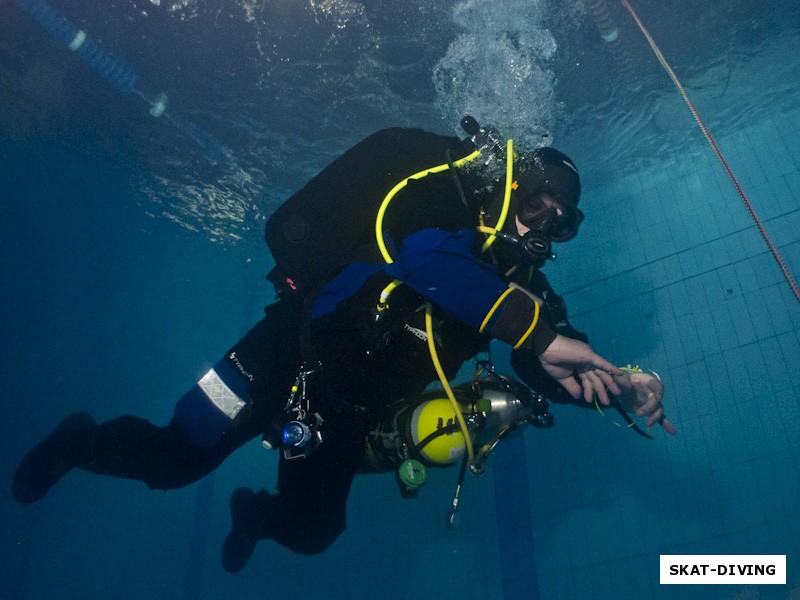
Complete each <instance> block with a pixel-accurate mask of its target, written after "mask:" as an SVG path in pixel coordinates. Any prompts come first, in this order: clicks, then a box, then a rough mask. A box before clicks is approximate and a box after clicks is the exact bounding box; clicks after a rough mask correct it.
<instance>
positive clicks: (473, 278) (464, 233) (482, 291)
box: [385, 229, 508, 326]
mask: <svg viewBox="0 0 800 600" xmlns="http://www.w3.org/2000/svg"><path fill="white" fill-rule="evenodd" d="M475 236H476V232H475V231H474V230H471V229H463V230H461V231H458V232H456V233H451V232H447V231H443V230H439V229H424V230H422V231H419V232H416V233H414V234H412V235H410V236H409V237H407V238H406V239H405V241H404V242H403V245H402V247H401V248H400V253H399V256H398V258H397V260H396V261H395V262H393V263H391V264H389V265H387V266H386V267H385V270H386V272H387V273H388V274H389V275H391V276H392V277H394V278H395V279H399V280H400V281H402V282H403V283H405V284H406V285H408V286H409V287H411V288H412V289H413V290H414V291H416V292H417V293H419V294H421V295H422V296H423V297H425V298H426V299H427V300H429V301H430V302H432V303H433V304H435V305H437V306H439V307H440V308H442V309H443V310H445V311H447V312H449V313H451V314H452V315H453V316H455V317H456V318H457V319H459V320H460V321H462V322H464V323H467V324H470V325H475V326H480V325H481V323H482V322H483V319H484V318H485V317H486V315H487V313H488V312H489V311H490V310H491V309H492V307H493V306H494V304H495V303H496V302H497V299H498V298H499V297H500V295H501V294H503V292H505V291H506V290H507V289H508V283H507V282H505V281H504V280H503V279H502V278H500V277H499V276H498V275H497V274H496V273H495V271H494V268H493V267H492V265H489V264H488V263H485V262H482V261H481V260H479V259H477V258H476V257H475V256H474V255H473V247H474V245H475Z"/></svg>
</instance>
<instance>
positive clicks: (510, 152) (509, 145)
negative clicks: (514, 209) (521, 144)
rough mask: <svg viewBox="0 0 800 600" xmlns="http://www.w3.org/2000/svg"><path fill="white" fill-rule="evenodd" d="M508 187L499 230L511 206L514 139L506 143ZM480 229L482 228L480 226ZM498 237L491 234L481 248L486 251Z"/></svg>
mask: <svg viewBox="0 0 800 600" xmlns="http://www.w3.org/2000/svg"><path fill="white" fill-rule="evenodd" d="M506 156H507V158H506V189H505V193H504V195H503V208H502V209H501V210H500V216H499V217H498V219H497V223H495V226H494V228H495V229H496V230H497V231H500V230H502V229H503V225H505V223H506V218H507V217H508V209H509V207H510V206H511V190H512V189H513V188H514V141H513V140H508V143H507V144H506ZM478 229H481V228H480V227H479V228H478ZM496 239H497V236H495V235H491V234H490V236H489V239H487V240H486V241H485V242H484V243H483V247H482V248H481V252H486V251H487V250H488V249H489V247H490V246H491V245H492V244H494V241H495V240H496Z"/></svg>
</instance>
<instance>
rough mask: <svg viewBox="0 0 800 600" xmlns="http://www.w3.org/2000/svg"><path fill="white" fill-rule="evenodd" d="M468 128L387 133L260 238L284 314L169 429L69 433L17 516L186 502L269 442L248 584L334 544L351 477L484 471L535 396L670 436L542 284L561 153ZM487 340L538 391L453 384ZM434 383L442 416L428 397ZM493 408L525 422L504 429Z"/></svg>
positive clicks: (77, 425) (337, 164) (45, 453)
mask: <svg viewBox="0 0 800 600" xmlns="http://www.w3.org/2000/svg"><path fill="white" fill-rule="evenodd" d="M462 126H463V127H464V129H465V131H466V132H467V134H468V135H467V137H466V138H464V139H459V138H457V137H448V136H441V135H437V134H433V133H429V132H426V131H423V130H419V129H404V128H393V129H387V130H383V131H380V132H378V133H375V134H373V135H371V136H369V137H368V138H366V139H365V140H363V141H361V142H360V143H358V144H357V145H356V146H354V147H353V148H351V149H350V150H348V151H347V152H345V153H344V154H343V155H342V156H340V157H339V158H337V159H336V160H335V161H333V162H332V163H331V164H330V165H329V166H328V167H326V168H325V169H323V170H322V171H321V172H320V173H319V174H318V175H317V176H315V177H314V178H313V179H311V181H309V182H308V183H307V184H306V185H305V186H304V187H303V188H302V189H300V190H299V191H298V192H296V193H295V194H294V195H293V196H292V197H290V198H289V199H288V200H287V201H286V202H285V203H284V204H283V205H281V206H280V207H279V208H278V209H277V210H276V211H275V213H274V214H273V215H272V216H271V217H270V219H269V220H268V222H267V226H266V240H267V243H268V245H269V247H270V249H271V251H272V254H273V257H274V258H275V262H276V268H275V269H274V270H273V271H272V272H271V273H270V275H269V276H268V277H269V279H270V280H271V281H272V282H273V284H274V285H275V289H276V294H277V301H276V302H274V303H272V304H270V305H268V306H267V307H266V308H265V311H264V312H265V316H264V318H263V319H262V320H261V321H260V322H259V323H257V324H256V325H255V326H254V327H253V328H252V329H251V330H250V331H249V332H248V333H247V334H246V335H245V336H244V338H242V339H241V340H240V341H238V342H237V343H236V344H235V345H234V346H233V347H232V348H231V349H230V350H229V351H228V352H227V353H226V354H225V355H224V356H223V358H222V359H220V360H219V361H218V362H217V363H215V364H214V366H213V367H212V368H211V369H210V370H209V371H208V372H207V373H206V374H205V375H204V376H203V377H202V378H201V379H200V381H198V382H197V384H196V385H194V386H193V387H192V388H191V389H190V390H189V391H188V392H187V393H186V394H185V395H184V396H183V397H181V398H180V399H179V401H178V403H177V405H176V407H175V411H174V415H173V418H172V419H171V420H170V422H169V423H168V424H167V425H166V426H163V427H159V426H156V425H154V424H152V423H151V422H149V421H147V420H145V419H142V418H139V417H135V416H132V415H125V416H122V417H119V418H116V419H113V420H111V421H108V422H106V423H102V424H96V423H95V422H94V420H93V419H92V418H91V417H90V416H89V415H87V414H85V413H75V414H73V415H70V416H68V417H67V418H66V419H64V421H62V422H61V423H60V424H59V425H58V426H57V427H56V428H55V430H54V431H53V432H52V433H51V434H50V435H49V436H48V437H47V438H45V439H44V440H43V441H42V442H40V443H39V444H38V445H37V446H35V447H34V448H33V449H32V450H31V451H30V452H29V453H28V454H27V455H26V456H25V457H24V458H23V459H22V461H21V462H20V464H19V467H18V469H17V471H16V474H15V477H14V481H13V493H14V497H15V498H16V500H17V501H18V502H20V503H23V504H30V503H33V502H36V501H38V500H40V499H41V498H43V497H44V496H45V495H46V494H47V492H48V491H49V490H50V488H51V487H52V486H53V485H54V484H55V483H56V482H57V481H59V480H60V479H61V478H62V477H63V476H64V475H65V474H67V473H68V472H69V471H70V470H72V469H73V468H78V469H81V470H85V471H90V472H94V473H98V474H106V475H111V476H115V477H122V478H128V479H135V480H140V481H143V482H144V483H146V484H147V485H148V486H149V487H150V488H155V489H164V490H167V489H174V488H178V487H181V486H185V485H188V484H190V483H193V482H195V481H197V480H199V479H200V478H201V477H203V476H204V475H206V474H208V473H210V472H211V471H213V470H214V469H215V468H216V467H217V466H219V465H220V464H221V463H222V462H223V461H224V460H225V459H226V458H227V457H228V456H229V455H230V454H232V453H233V452H234V451H235V450H236V449H237V448H239V447H240V446H242V445H243V444H244V443H246V442H247V441H249V440H251V439H253V438H255V437H257V436H261V437H262V443H263V445H264V446H265V447H268V448H275V449H281V450H282V451H281V453H280V458H279V460H280V463H279V469H278V481H277V486H276V489H277V493H271V492H268V491H267V490H263V489H262V490H260V491H253V490H250V489H248V488H239V489H237V490H235V491H234V492H233V494H232V496H231V498H230V509H231V515H232V529H231V532H230V534H229V535H228V536H227V538H226V540H225V543H224V545H223V551H222V564H223V567H224V568H225V569H226V570H227V571H230V572H237V571H239V570H240V569H242V568H243V567H244V566H245V564H246V563H247V561H248V560H249V558H250V556H251V554H252V552H253V549H254V547H255V545H256V542H257V541H258V540H261V539H273V540H275V541H276V542H277V543H279V544H281V545H283V546H285V547H287V548H289V549H290V550H292V551H294V552H298V553H303V554H314V553H319V552H322V551H324V550H325V549H326V548H327V547H329V546H330V545H331V544H332V543H333V542H334V541H335V540H336V538H337V537H338V536H339V535H340V534H341V533H342V531H344V529H345V513H346V510H345V509H346V501H347V496H348V493H349V491H350V486H351V483H352V480H353V477H354V476H355V474H356V473H358V472H365V471H374V470H379V471H380V470H391V469H394V468H398V465H405V466H406V467H407V468H408V467H409V465H410V468H411V470H413V469H414V468H417V465H415V463H413V462H411V463H409V462H406V461H407V460H412V459H413V460H417V461H418V462H421V463H424V462H425V461H426V460H427V461H428V462H429V464H432V465H434V466H436V465H441V466H444V465H445V464H449V462H452V461H455V460H457V459H458V457H459V456H464V457H466V458H465V462H463V463H462V465H468V466H469V467H470V468H471V469H479V468H480V463H481V460H482V459H484V458H485V456H486V454H487V452H488V450H489V449H490V447H491V446H492V445H493V444H494V443H496V441H498V440H499V439H500V438H501V437H502V435H503V433H504V431H506V430H508V429H512V428H514V427H516V426H517V425H518V424H519V423H520V422H533V421H536V420H537V419H538V420H542V419H544V421H546V420H547V417H544V416H543V415H544V414H545V413H547V410H546V406H545V405H542V403H541V402H539V401H538V400H536V398H539V397H540V396H542V395H543V396H546V397H547V398H548V399H550V400H552V401H554V402H570V403H574V404H579V405H586V406H589V405H592V406H593V405H594V404H597V403H598V402H599V404H598V406H599V405H600V404H602V405H605V406H609V405H612V404H614V403H616V405H617V406H618V407H619V409H620V410H622V411H629V412H633V413H635V414H636V415H639V416H646V417H647V418H648V420H647V426H648V427H650V426H652V425H654V424H656V423H658V424H660V425H661V426H662V427H663V428H664V429H665V430H666V431H667V432H669V433H674V432H675V429H674V427H673V426H672V424H671V423H670V422H669V420H668V419H666V418H665V416H664V410H663V408H662V406H661V400H662V395H663V386H662V385H661V382H660V380H659V379H658V378H657V376H656V375H655V374H652V373H644V372H641V371H636V370H633V371H631V370H623V369H620V368H618V367H617V366H615V365H614V364H613V363H611V362H609V361H608V360H606V359H604V358H603V357H601V356H599V355H598V354H596V353H595V352H594V351H593V350H592V349H591V347H590V346H589V345H588V344H587V343H586V336H585V335H583V334H582V333H580V332H578V331H576V330H575V329H574V328H573V327H572V326H571V325H570V324H569V322H568V320H567V312H566V309H565V307H564V303H563V301H562V300H561V298H559V297H558V295H557V294H556V293H555V292H554V291H553V290H552V288H551V287H550V285H549V283H548V282H547V280H546V279H545V277H544V275H543V274H542V272H541V270H540V268H541V267H542V266H543V265H544V263H545V261H547V260H549V259H552V258H554V255H553V254H552V249H551V244H552V242H565V241H568V240H569V239H572V238H573V237H574V236H575V235H576V234H577V231H578V228H579V225H580V223H581V221H582V219H583V214H582V213H581V211H580V210H579V209H578V206H577V205H578V199H579V195H580V180H579V176H578V172H577V169H576V167H575V165H574V164H573V162H572V161H571V160H570V159H569V158H567V157H566V156H565V155H564V154H562V153H560V152H558V151H556V150H554V149H551V148H540V149H538V150H533V151H528V152H518V151H517V150H515V149H514V148H513V142H512V141H511V140H509V141H508V142H507V143H506V144H503V143H502V141H501V140H500V137H499V135H498V134H497V132H496V131H494V130H492V129H491V128H484V127H481V126H480V125H478V124H477V122H475V120H474V119H471V118H468V117H467V118H465V119H464V121H463V122H462ZM493 339H496V340H499V341H500V342H504V343H507V344H509V345H510V346H511V347H512V348H513V352H512V366H513V368H514V371H515V372H516V374H517V376H518V377H519V378H520V379H521V380H522V382H524V383H525V384H526V385H527V386H530V388H533V389H534V390H536V394H533V395H532V396H531V395H530V392H529V391H527V392H526V391H525V389H526V388H525V386H521V384H518V383H517V382H515V380H511V379H509V378H503V377H499V376H497V377H490V379H491V381H486V380H481V379H478V378H476V380H475V381H474V382H473V385H471V386H470V387H469V389H466V388H463V387H461V388H459V387H457V388H456V389H455V390H454V389H452V388H451V387H450V386H449V383H448V382H449V380H451V379H452V378H454V377H455V376H456V373H457V372H458V370H459V368H460V367H461V365H462V364H463V363H464V362H465V361H467V360H470V359H472V358H474V357H475V356H476V355H478V354H479V353H481V352H483V351H485V350H486V349H487V347H488V344H489V343H490V342H491V341H492V340H493ZM486 370H487V371H491V369H490V368H487V369H486ZM436 381H438V382H439V383H440V385H441V386H442V388H443V390H444V391H443V392H442V393H444V395H445V397H446V398H447V401H448V402H449V406H450V409H447V410H451V411H452V412H450V413H447V410H446V409H443V408H442V405H441V403H439V404H435V403H432V400H436V398H433V399H431V398H427V397H426V396H424V394H423V393H424V390H425V389H426V388H427V387H428V386H429V384H431V383H432V382H436ZM520 386H521V387H520ZM476 390H478V391H476ZM487 390H488V391H487ZM537 394H538V395H537ZM498 398H500V399H498ZM439 399H442V398H439ZM498 403H499V404H498ZM593 403H594V404H593ZM499 405H503V406H506V407H509V406H511V407H514V408H513V410H511V412H510V413H509V412H508V411H506V413H507V414H506V413H504V411H501V410H499V409H496V410H495V411H494V415H493V414H492V410H491V409H492V407H495V406H499ZM421 406H425V407H430V406H435V407H436V410H435V411H434V412H433V413H431V414H433V415H435V418H434V419H433V421H434V422H435V426H434V429H436V430H438V429H442V428H445V429H447V428H448V427H449V429H447V431H446V432H445V433H441V432H438V431H433V430H432V431H430V432H429V433H428V434H424V433H423V430H422V429H420V428H419V427H417V426H416V425H415V427H417V428H416V429H414V427H411V426H408V425H407V420H406V419H405V417H403V418H401V415H406V416H408V414H413V413H414V412H415V411H416V410H417V409H418V408H419V407H421ZM420 410H421V409H420ZM442 410H445V412H444V413H443V412H442ZM504 410H505V409H504ZM504 414H505V416H502V415H504ZM442 415H444V416H442ZM429 417H430V415H429ZM440 417H441V418H442V427H439V426H438V425H439V418H440ZM531 419H532V420H533V421H531ZM448 421H451V423H450V425H449V426H448V425H446V423H447V422H448ZM419 422H420V421H419V419H417V421H416V423H417V425H418V424H419ZM456 422H457V424H458V430H457V431H456V429H455V424H456ZM403 423H405V425H403ZM487 423H488V425H487ZM540 424H541V423H540ZM400 427H402V433H401V432H400V429H398V428H400ZM414 432H416V433H414ZM459 435H460V437H459ZM409 436H411V437H410V438H409ZM415 436H416V438H415ZM420 436H422V437H423V438H427V437H429V436H432V437H431V438H430V439H420ZM448 437H449V439H448ZM412 438H413V439H412ZM409 440H410V441H409ZM437 444H444V448H445V449H444V450H438V452H445V453H446V455H447V456H446V457H445V456H442V455H437V454H436V453H435V452H434V450H433V448H434V446H435V445H437ZM475 447H477V448H478V450H477V452H476V449H475ZM420 459H421V460H420ZM462 470H463V468H462ZM412 483H413V482H412ZM413 487H414V485H413V484H409V485H406V491H407V492H409V493H411V494H413Z"/></svg>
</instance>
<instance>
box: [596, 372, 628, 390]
mask: <svg viewBox="0 0 800 600" xmlns="http://www.w3.org/2000/svg"><path fill="white" fill-rule="evenodd" d="M594 374H595V375H597V376H598V377H599V378H600V380H601V381H602V382H603V385H605V387H606V388H607V389H608V391H610V392H611V393H612V394H614V395H615V396H619V395H620V394H621V393H622V389H620V387H619V384H618V383H617V382H616V380H615V379H614V377H613V375H611V374H610V373H608V372H607V371H601V370H600V369H595V370H594Z"/></svg>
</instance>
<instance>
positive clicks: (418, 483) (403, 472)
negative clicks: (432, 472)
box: [397, 458, 428, 491]
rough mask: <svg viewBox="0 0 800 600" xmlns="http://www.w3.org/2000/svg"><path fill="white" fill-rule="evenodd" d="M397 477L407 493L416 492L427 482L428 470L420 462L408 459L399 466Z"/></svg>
mask: <svg viewBox="0 0 800 600" xmlns="http://www.w3.org/2000/svg"><path fill="white" fill-rule="evenodd" d="M397 476H398V478H399V480H400V483H401V484H402V485H403V486H405V488H406V489H407V490H408V491H417V490H418V489H419V488H421V487H422V486H423V485H424V484H425V482H426V481H428V470H427V469H426V468H425V465H423V464H422V463H421V462H420V461H418V460H416V459H414V458H408V459H406V460H404V461H403V462H402V463H401V464H400V468H399V469H398V470H397Z"/></svg>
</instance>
